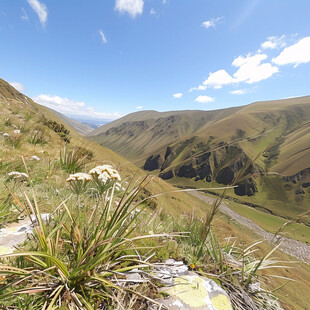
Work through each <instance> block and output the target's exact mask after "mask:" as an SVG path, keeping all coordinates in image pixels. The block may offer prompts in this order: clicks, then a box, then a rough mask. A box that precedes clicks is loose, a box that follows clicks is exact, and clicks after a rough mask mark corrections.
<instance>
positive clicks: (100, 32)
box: [99, 29, 108, 44]
mask: <svg viewBox="0 0 310 310" xmlns="http://www.w3.org/2000/svg"><path fill="white" fill-rule="evenodd" d="M99 34H100V37H101V39H102V42H103V43H104V44H106V43H108V41H107V38H106V37H105V35H104V33H103V31H102V30H101V29H100V30H99Z"/></svg>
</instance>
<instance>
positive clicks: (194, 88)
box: [189, 85, 207, 93]
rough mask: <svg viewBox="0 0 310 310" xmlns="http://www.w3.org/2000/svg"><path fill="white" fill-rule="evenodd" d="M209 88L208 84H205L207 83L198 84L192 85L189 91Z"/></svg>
mask: <svg viewBox="0 0 310 310" xmlns="http://www.w3.org/2000/svg"><path fill="white" fill-rule="evenodd" d="M206 88H207V86H205V85H199V86H197V87H191V88H190V89H189V92H190V93H191V92H193V91H194V90H205V89H206Z"/></svg>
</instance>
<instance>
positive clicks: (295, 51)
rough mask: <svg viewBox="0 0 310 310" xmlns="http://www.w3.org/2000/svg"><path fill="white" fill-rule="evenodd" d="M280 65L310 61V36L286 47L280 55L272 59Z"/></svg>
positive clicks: (296, 64)
mask: <svg viewBox="0 0 310 310" xmlns="http://www.w3.org/2000/svg"><path fill="white" fill-rule="evenodd" d="M272 61H273V62H274V63H275V64H277V65H278V66H283V65H287V64H294V65H295V67H296V66H298V65H299V64H302V63H307V62H310V37H305V38H303V39H301V40H299V41H298V42H297V43H295V44H293V45H291V46H288V47H286V48H285V49H284V50H283V51H282V52H281V53H280V55H279V56H277V57H275V58H273V59H272Z"/></svg>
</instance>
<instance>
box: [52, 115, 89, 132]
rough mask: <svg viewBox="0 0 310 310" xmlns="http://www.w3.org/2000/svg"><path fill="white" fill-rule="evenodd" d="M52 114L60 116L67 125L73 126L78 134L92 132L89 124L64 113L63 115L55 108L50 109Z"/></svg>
mask: <svg viewBox="0 0 310 310" xmlns="http://www.w3.org/2000/svg"><path fill="white" fill-rule="evenodd" d="M52 112H53V114H55V115H57V116H58V117H59V118H61V119H62V120H63V121H64V122H66V123H67V124H68V125H69V126H71V127H72V128H74V129H75V130H76V131H77V132H78V133H79V134H81V135H82V136H86V135H87V134H89V133H90V132H92V131H93V130H94V129H93V128H91V127H90V126H88V125H86V124H83V123H81V122H79V121H76V120H74V119H72V118H70V117H67V116H66V115H63V114H61V113H59V112H57V111H55V110H52Z"/></svg>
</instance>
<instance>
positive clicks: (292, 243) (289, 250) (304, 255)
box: [190, 192, 310, 264]
mask: <svg viewBox="0 0 310 310" xmlns="http://www.w3.org/2000/svg"><path fill="white" fill-rule="evenodd" d="M190 194H191V195H193V196H195V197H197V198H199V199H201V200H203V201H205V202H207V203H213V202H214V200H215V198H212V197H209V196H206V195H204V194H201V193H199V192H190ZM220 211H221V212H223V213H225V214H227V215H228V216H229V217H231V218H232V219H234V220H236V221H237V222H238V223H240V224H242V225H244V226H246V227H247V228H249V229H251V230H252V231H253V232H254V233H256V234H257V235H259V236H260V237H262V238H263V239H264V240H267V241H268V242H269V243H272V244H279V242H281V245H280V247H279V248H280V249H281V251H282V252H284V253H286V254H289V255H291V256H293V257H295V258H297V259H300V260H302V261H303V262H305V263H308V264H309V263H310V246H309V245H307V244H305V243H303V242H300V241H297V240H293V239H290V238H287V237H283V236H276V237H275V235H274V234H272V233H270V232H268V231H266V230H264V229H262V228H261V227H260V226H258V225H257V224H255V223H254V222H252V221H251V220H249V219H248V218H246V217H244V216H242V215H240V214H238V213H236V212H234V211H233V210H231V209H230V208H229V207H228V206H227V205H226V204H225V202H222V203H221V205H220Z"/></svg>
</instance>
